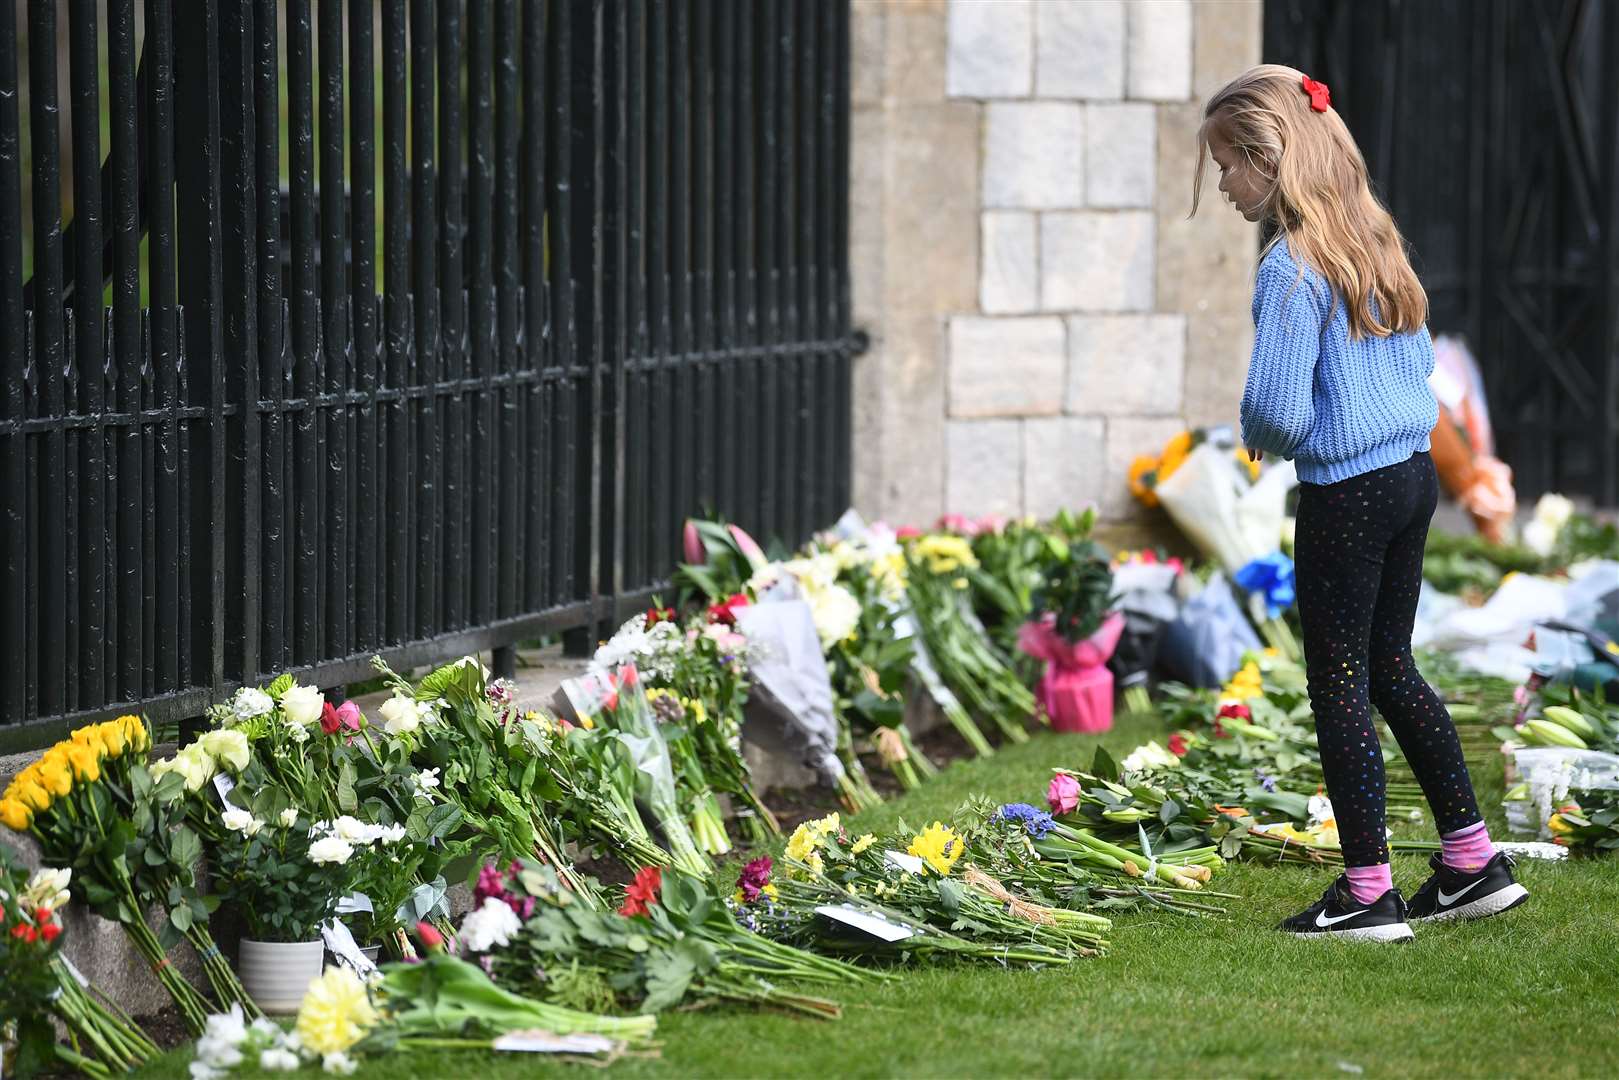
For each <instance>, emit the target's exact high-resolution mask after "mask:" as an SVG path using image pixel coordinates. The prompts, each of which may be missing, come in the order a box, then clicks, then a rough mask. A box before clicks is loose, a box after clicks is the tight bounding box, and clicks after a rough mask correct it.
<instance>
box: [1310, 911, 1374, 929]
mask: <svg viewBox="0 0 1619 1080" xmlns="http://www.w3.org/2000/svg"><path fill="white" fill-rule="evenodd" d="M1368 910H1369V909H1366V908H1363V909H1361V910H1360V911H1351V912H1350V913H1349V914H1348V915H1335V916H1333V917H1332V918H1330V919H1329V918H1327V913H1326V912H1325V911H1318V912H1316V913H1315V924H1316V925H1317V926H1319V927H1321V928H1322V929H1323V930H1325V929H1326V928H1327V927H1329V926H1331V925H1332V924H1333V923H1341V922H1343V921H1344V920H1345V919H1353V918H1354V917H1355V916H1356V915H1364V914H1366V912H1367V911H1368Z"/></svg>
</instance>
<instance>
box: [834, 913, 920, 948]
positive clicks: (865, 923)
mask: <svg viewBox="0 0 1619 1080" xmlns="http://www.w3.org/2000/svg"><path fill="white" fill-rule="evenodd" d="M815 913H816V914H817V915H825V916H826V917H827V918H828V919H831V920H832V921H833V922H838V923H842V924H843V925H845V926H852V927H854V928H855V929H856V930H860V931H862V932H864V933H867V934H870V935H871V936H872V937H874V938H877V939H878V940H879V941H904V940H905V939H906V938H910V937H915V936H916V931H915V930H912V929H911V928H910V927H908V926H900V925H899V924H898V923H891V922H889V921H888V920H887V919H885V918H883V917H882V916H880V915H873V914H872V913H871V912H868V911H860V910H859V909H857V908H852V907H849V906H847V905H845V904H838V905H836V906H834V905H832V904H822V905H821V906H820V907H818V908H816V909H815Z"/></svg>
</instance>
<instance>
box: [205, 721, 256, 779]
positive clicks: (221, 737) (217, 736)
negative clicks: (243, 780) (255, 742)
mask: <svg viewBox="0 0 1619 1080" xmlns="http://www.w3.org/2000/svg"><path fill="white" fill-rule="evenodd" d="M197 742H198V743H199V744H200V745H201V746H202V748H203V750H204V751H205V752H207V753H208V754H210V755H212V756H213V757H214V758H215V759H217V760H219V761H223V762H224V763H225V764H226V765H229V766H230V770H231V772H237V773H239V772H241V771H242V770H243V769H245V768H247V763H248V761H249V760H250V759H251V757H252V752H251V751H250V750H249V749H248V747H247V736H246V735H244V734H242V733H241V732H240V731H232V730H230V729H222V730H215V731H208V732H204V733H203V735H202V738H200V739H198V740H197Z"/></svg>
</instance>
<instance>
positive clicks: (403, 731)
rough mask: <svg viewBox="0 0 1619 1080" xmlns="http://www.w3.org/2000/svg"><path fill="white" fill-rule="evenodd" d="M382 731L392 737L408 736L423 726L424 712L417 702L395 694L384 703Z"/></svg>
mask: <svg viewBox="0 0 1619 1080" xmlns="http://www.w3.org/2000/svg"><path fill="white" fill-rule="evenodd" d="M381 712H382V730H384V731H386V732H387V733H388V734H390V735H408V734H410V733H411V732H412V731H415V730H416V729H417V728H418V727H420V726H421V724H422V712H421V710H420V709H418V708H417V707H416V702H415V701H413V700H411V699H410V698H408V697H406V696H405V695H403V694H395V695H394V696H393V697H391V698H389V699H388V700H387V701H384V702H383V703H382V709H381Z"/></svg>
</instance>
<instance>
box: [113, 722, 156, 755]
mask: <svg viewBox="0 0 1619 1080" xmlns="http://www.w3.org/2000/svg"><path fill="white" fill-rule="evenodd" d="M113 722H114V723H116V724H120V725H122V726H123V729H124V739H125V741H126V742H127V743H128V744H129V748H130V749H131V750H133V751H134V752H135V753H137V754H139V753H142V752H144V751H145V750H147V749H149V748H150V747H151V745H152V740H151V736H150V735H149V734H148V733H147V731H146V725H145V724H144V723H142V722H141V718H140V717H138V716H120V717H119V718H118V719H117V720H115V721H113Z"/></svg>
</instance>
